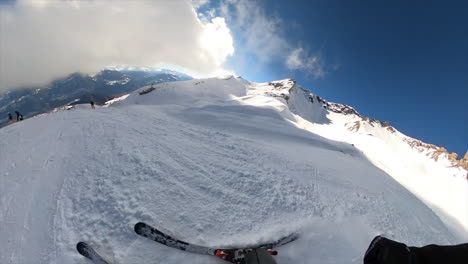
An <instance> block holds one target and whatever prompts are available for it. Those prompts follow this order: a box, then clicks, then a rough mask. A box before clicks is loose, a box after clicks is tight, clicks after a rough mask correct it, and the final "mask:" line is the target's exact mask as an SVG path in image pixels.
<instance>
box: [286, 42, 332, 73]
mask: <svg viewBox="0 0 468 264" xmlns="http://www.w3.org/2000/svg"><path fill="white" fill-rule="evenodd" d="M286 66H287V67H288V69H291V70H302V71H305V72H306V73H308V74H312V75H313V76H314V77H315V78H323V77H324V76H325V70H324V69H323V66H322V61H321V58H320V56H319V55H315V56H312V55H309V54H308V53H307V51H306V50H305V49H304V48H302V47H299V48H296V49H294V50H293V51H291V53H290V54H289V55H288V57H287V58H286Z"/></svg>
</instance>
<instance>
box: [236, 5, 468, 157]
mask: <svg viewBox="0 0 468 264" xmlns="http://www.w3.org/2000/svg"><path fill="white" fill-rule="evenodd" d="M257 4H258V5H260V6H261V8H263V9H264V15H266V16H268V17H276V18H277V20H280V25H278V31H279V34H280V35H282V38H285V39H287V40H288V41H289V42H290V43H296V44H297V45H300V46H301V47H303V48H304V49H307V50H308V51H309V55H311V54H315V55H316V56H318V57H319V58H320V59H321V64H322V66H323V68H324V72H325V75H324V76H322V77H320V78H315V77H314V76H313V75H311V74H310V73H309V74H307V73H306V72H304V71H300V70H297V71H296V70H291V69H289V68H288V67H286V66H285V65H284V58H281V57H280V58H278V59H276V60H275V59H273V60H271V61H268V62H262V61H259V60H258V58H256V56H255V54H252V53H248V52H247V51H246V50H248V47H245V46H246V45H245V43H244V42H243V40H242V39H243V38H244V37H245V36H244V35H246V33H245V32H244V30H245V29H243V28H242V27H241V26H240V27H236V26H235V23H233V22H232V21H230V20H229V18H228V19H227V24H228V25H229V26H230V28H231V30H232V31H233V36H234V40H235V47H236V53H235V55H234V56H233V57H231V58H230V60H229V62H228V65H229V66H231V67H232V68H234V69H235V71H236V73H238V74H240V75H242V76H244V77H245V78H246V79H248V80H252V81H270V80H274V79H281V78H289V77H292V78H295V79H296V80H298V82H299V84H300V85H301V86H303V87H305V88H309V89H311V90H312V91H313V92H315V93H317V94H318V95H320V96H322V97H324V98H326V99H327V100H329V101H332V102H339V103H344V104H348V105H351V106H353V107H355V108H356V109H357V110H358V111H359V112H360V113H361V114H363V115H365V116H369V117H373V118H377V119H380V120H382V121H390V123H391V124H392V125H393V126H395V127H396V128H397V129H399V130H400V131H401V132H403V133H405V134H407V135H409V136H411V137H414V138H417V139H421V140H423V141H425V142H428V143H433V144H436V145H439V146H443V147H445V148H447V149H448V150H449V151H450V152H457V153H458V154H459V155H462V156H463V155H464V154H465V153H466V151H467V149H468V15H467V14H468V2H465V3H463V2H462V1H458V2H455V1H385V3H384V1H334V0H330V1H315V0H305V1H303V0H289V1H280V0H265V1H260V2H257Z"/></svg>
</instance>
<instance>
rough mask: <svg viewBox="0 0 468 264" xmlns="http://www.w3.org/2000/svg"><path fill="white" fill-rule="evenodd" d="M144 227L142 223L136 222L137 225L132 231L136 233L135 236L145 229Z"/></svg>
mask: <svg viewBox="0 0 468 264" xmlns="http://www.w3.org/2000/svg"><path fill="white" fill-rule="evenodd" d="M145 226H146V224H145V223H143V222H138V223H136V224H135V228H134V230H135V232H136V233H137V234H140V233H141V230H142V228H143V227H145Z"/></svg>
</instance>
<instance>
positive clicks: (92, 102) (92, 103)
mask: <svg viewBox="0 0 468 264" xmlns="http://www.w3.org/2000/svg"><path fill="white" fill-rule="evenodd" d="M89 103H90V104H91V108H93V109H95V108H94V101H91V102H89Z"/></svg>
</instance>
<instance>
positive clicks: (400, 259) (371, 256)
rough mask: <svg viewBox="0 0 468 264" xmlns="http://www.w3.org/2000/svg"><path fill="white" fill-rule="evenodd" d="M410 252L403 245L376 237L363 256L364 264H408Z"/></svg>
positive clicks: (410, 259) (410, 260)
mask: <svg viewBox="0 0 468 264" xmlns="http://www.w3.org/2000/svg"><path fill="white" fill-rule="evenodd" d="M410 263H412V257H411V251H410V249H409V248H408V247H407V246H406V245H405V244H403V243H398V242H395V241H393V240H390V239H387V238H385V237H382V236H376V237H375V238H374V239H373V240H372V242H371V244H370V245H369V248H368V249H367V251H366V254H365V255H364V264H410Z"/></svg>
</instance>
